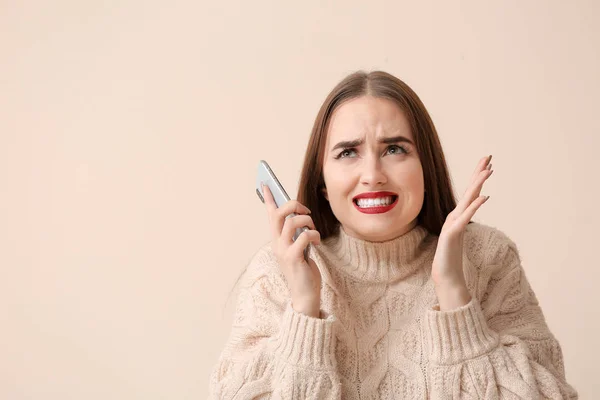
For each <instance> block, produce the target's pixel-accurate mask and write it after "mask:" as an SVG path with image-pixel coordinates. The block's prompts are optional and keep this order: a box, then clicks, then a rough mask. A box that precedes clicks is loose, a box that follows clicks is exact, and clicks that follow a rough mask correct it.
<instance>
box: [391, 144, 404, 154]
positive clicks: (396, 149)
mask: <svg viewBox="0 0 600 400" xmlns="http://www.w3.org/2000/svg"><path fill="white" fill-rule="evenodd" d="M387 149H388V152H389V151H390V150H394V152H393V153H391V154H399V152H403V153H408V151H406V149H405V148H404V147H402V146H398V145H396V144H393V145H391V146H390V147H388V148H387Z"/></svg>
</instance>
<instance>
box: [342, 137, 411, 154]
mask: <svg viewBox="0 0 600 400" xmlns="http://www.w3.org/2000/svg"><path fill="white" fill-rule="evenodd" d="M377 141H378V142H379V143H384V144H392V143H401V142H406V143H410V144H412V145H413V146H414V143H413V142H412V140H410V139H409V138H407V137H405V136H402V135H398V136H392V137H384V138H379V139H378V140H377ZM363 143H364V139H356V140H345V141H342V142H339V143H338V144H336V145H335V146H333V148H332V149H331V151H334V150H337V149H345V148H348V147H358V146H360V145H361V144H363Z"/></svg>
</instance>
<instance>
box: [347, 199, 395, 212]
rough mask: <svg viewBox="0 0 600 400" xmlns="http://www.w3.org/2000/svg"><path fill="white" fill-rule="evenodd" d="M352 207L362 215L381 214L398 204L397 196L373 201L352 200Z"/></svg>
mask: <svg viewBox="0 0 600 400" xmlns="http://www.w3.org/2000/svg"><path fill="white" fill-rule="evenodd" d="M352 202H353V203H354V207H356V209H357V210H358V211H360V212H361V213H363V214H381V213H385V212H388V211H390V210H391V209H392V208H394V207H395V206H396V204H397V203H398V196H396V195H392V196H384V197H377V198H375V199H354V200H352Z"/></svg>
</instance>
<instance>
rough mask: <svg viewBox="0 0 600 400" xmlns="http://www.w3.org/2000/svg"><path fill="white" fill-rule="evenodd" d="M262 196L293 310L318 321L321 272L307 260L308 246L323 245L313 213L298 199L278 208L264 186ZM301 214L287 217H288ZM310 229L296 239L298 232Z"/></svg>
mask: <svg viewBox="0 0 600 400" xmlns="http://www.w3.org/2000/svg"><path fill="white" fill-rule="evenodd" d="M263 197H264V200H265V205H266V207H267V213H268V216H269V225H270V226H271V233H272V236H273V241H272V249H273V252H274V254H275V257H276V258H277V261H278V263H279V265H280V267H281V269H282V272H283V275H284V276H285V279H286V281H287V284H288V287H289V289H290V295H291V297H292V307H293V308H294V310H296V311H297V312H301V313H303V314H305V315H308V316H310V317H314V318H318V317H319V311H320V308H321V273H320V272H319V269H318V268H317V265H316V264H315V262H314V261H313V260H312V259H310V258H307V259H305V258H304V249H305V248H306V247H307V246H308V245H309V243H314V244H319V243H321V235H320V234H319V232H318V231H316V230H315V224H314V222H313V220H312V218H311V217H310V216H309V215H308V214H310V210H309V209H308V208H307V207H306V206H304V205H302V204H301V203H299V202H298V201H296V200H290V201H288V202H287V203H285V204H284V205H282V206H281V207H279V208H277V205H276V204H275V200H274V199H273V195H272V194H271V191H270V189H269V187H268V186H267V185H263ZM292 213H296V214H298V215H296V216H293V217H290V218H286V217H287V216H288V215H290V214H292ZM304 226H308V227H309V228H310V229H308V230H306V231H304V232H302V233H301V234H300V236H298V238H297V239H296V241H294V240H293V237H294V234H295V233H296V229H298V228H302V227H304Z"/></svg>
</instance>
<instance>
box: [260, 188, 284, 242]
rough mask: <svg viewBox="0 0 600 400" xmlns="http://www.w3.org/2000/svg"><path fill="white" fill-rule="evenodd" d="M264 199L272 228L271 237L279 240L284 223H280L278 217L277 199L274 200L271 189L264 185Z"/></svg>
mask: <svg viewBox="0 0 600 400" xmlns="http://www.w3.org/2000/svg"><path fill="white" fill-rule="evenodd" d="M262 189H263V199H265V206H266V209H267V215H268V217H269V226H270V228H271V236H272V237H273V239H278V238H279V235H280V234H281V228H282V226H283V222H281V224H280V223H279V220H278V219H279V217H278V215H277V204H276V203H275V199H274V198H273V194H272V193H271V189H269V186H267V185H265V184H263V185H262Z"/></svg>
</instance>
